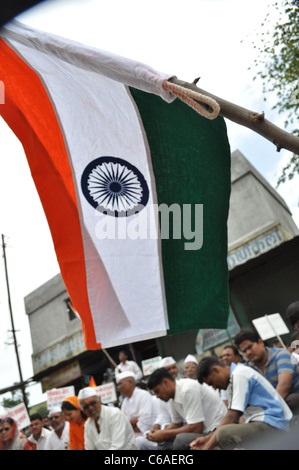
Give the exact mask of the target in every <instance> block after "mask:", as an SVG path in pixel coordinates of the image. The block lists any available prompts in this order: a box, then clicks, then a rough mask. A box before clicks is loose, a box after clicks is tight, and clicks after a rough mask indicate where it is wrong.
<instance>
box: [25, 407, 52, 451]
mask: <svg viewBox="0 0 299 470" xmlns="http://www.w3.org/2000/svg"><path fill="white" fill-rule="evenodd" d="M29 431H30V436H29V437H28V440H29V441H30V442H33V444H35V446H36V447H35V448H36V450H44V448H45V445H46V442H47V438H48V437H49V435H50V434H51V431H49V429H46V428H44V427H43V421H42V417H41V415H39V414H38V413H35V414H33V415H31V416H30V426H29Z"/></svg>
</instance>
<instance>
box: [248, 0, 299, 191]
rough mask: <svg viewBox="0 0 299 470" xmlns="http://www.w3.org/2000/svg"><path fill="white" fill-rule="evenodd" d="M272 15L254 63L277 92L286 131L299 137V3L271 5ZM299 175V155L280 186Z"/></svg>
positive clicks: (259, 40)
mask: <svg viewBox="0 0 299 470" xmlns="http://www.w3.org/2000/svg"><path fill="white" fill-rule="evenodd" d="M268 8H269V12H268V14H267V16H266V18H265V20H264V22H263V23H262V25H261V30H260V31H259V32H258V34H257V36H256V39H255V41H254V44H255V45H254V47H255V48H256V49H257V50H258V56H257V58H256V60H255V61H254V66H255V68H256V70H257V73H256V76H255V77H254V79H256V78H257V77H258V76H259V77H260V78H261V80H262V83H263V92H264V93H265V98H264V99H265V100H266V99H267V97H266V95H267V93H270V92H271V93H272V94H273V92H274V93H275V95H276V97H277V102H276V103H275V105H274V106H273V109H276V110H277V111H278V112H279V113H283V115H284V116H286V118H285V128H286V129H288V130H289V132H291V133H293V134H295V135H297V136H299V0H293V1H288V0H281V1H279V2H275V3H271V4H269V6H268ZM296 173H299V156H298V155H293V156H292V157H291V159H290V161H289V163H288V165H287V166H286V167H285V168H284V169H283V170H282V174H281V176H280V177H279V180H278V185H279V184H280V183H283V182H285V181H286V180H287V179H292V178H293V176H294V175H295V174H296Z"/></svg>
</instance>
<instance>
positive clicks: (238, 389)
mask: <svg viewBox="0 0 299 470" xmlns="http://www.w3.org/2000/svg"><path fill="white" fill-rule="evenodd" d="M230 369H231V378H230V385H229V391H230V401H229V404H228V409H231V410H237V411H240V412H241V413H244V418H245V422H246V423H248V422H250V421H263V422H264V423H267V424H269V426H272V427H275V428H279V429H283V430H285V429H287V428H288V424H289V421H290V420H291V418H292V416H293V415H292V412H291V410H290V409H289V407H288V406H287V404H286V402H285V401H284V400H283V399H282V398H281V396H280V395H279V393H278V392H277V391H276V390H275V388H274V387H273V386H272V385H271V384H270V382H269V381H268V380H267V379H266V378H265V377H264V376H263V375H262V374H260V373H259V372H257V371H256V370H254V369H253V368H252V367H249V366H246V365H243V364H240V363H239V364H237V365H236V364H234V363H232V364H231V368H230Z"/></svg>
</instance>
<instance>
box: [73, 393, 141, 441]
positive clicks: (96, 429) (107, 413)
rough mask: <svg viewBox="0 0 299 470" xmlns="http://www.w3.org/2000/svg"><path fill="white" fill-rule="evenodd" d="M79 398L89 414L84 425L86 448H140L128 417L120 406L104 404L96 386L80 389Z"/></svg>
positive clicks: (85, 411) (84, 409)
mask: <svg viewBox="0 0 299 470" xmlns="http://www.w3.org/2000/svg"><path fill="white" fill-rule="evenodd" d="M78 400H79V404H80V407H81V409H82V411H83V412H84V413H85V414H86V416H88V420H87V421H86V423H85V425H84V442H85V449H86V450H138V447H137V445H136V442H135V435H134V432H133V429H132V427H131V425H130V422H129V420H128V418H127V417H126V416H125V415H124V413H123V412H122V411H121V410H120V409H119V408H114V407H111V406H107V405H102V404H101V400H100V397H99V396H98V395H97V393H96V391H95V389H94V387H86V388H83V389H82V390H80V392H79V394H78Z"/></svg>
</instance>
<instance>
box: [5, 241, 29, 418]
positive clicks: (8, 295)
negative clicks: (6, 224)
mask: <svg viewBox="0 0 299 470" xmlns="http://www.w3.org/2000/svg"><path fill="white" fill-rule="evenodd" d="M5 248H6V245H5V240H4V235H3V234H2V249H3V259H4V268H5V277H6V287H7V297H8V306H9V313H10V320H11V331H12V334H13V342H14V348H15V353H16V357H17V363H18V369H19V375H20V388H21V390H22V394H23V401H24V405H25V407H26V409H27V410H28V404H27V397H26V393H25V384H24V381H23V376H22V370H21V363H20V357H19V351H18V343H17V337H16V330H15V326H14V319H13V314H12V306H11V299H10V289H9V282H8V271H7V261H6V252H5Z"/></svg>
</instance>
